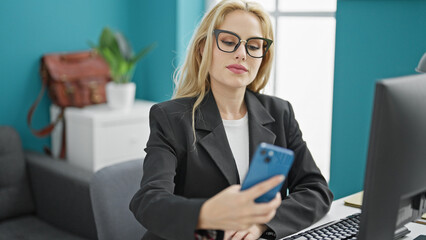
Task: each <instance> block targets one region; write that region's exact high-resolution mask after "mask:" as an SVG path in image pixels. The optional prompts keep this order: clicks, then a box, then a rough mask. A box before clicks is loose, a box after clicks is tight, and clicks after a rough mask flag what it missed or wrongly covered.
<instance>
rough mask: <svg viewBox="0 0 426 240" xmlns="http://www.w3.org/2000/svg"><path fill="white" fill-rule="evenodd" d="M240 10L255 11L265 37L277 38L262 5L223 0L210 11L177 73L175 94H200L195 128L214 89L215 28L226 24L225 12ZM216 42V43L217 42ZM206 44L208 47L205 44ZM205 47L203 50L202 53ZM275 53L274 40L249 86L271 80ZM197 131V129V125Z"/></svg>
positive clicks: (255, 87) (254, 87)
mask: <svg viewBox="0 0 426 240" xmlns="http://www.w3.org/2000/svg"><path fill="white" fill-rule="evenodd" d="M236 10H242V11H245V12H248V13H252V14H254V15H256V16H257V17H258V18H259V21H260V24H261V28H262V32H263V35H264V36H263V37H265V38H268V39H271V40H273V39H274V34H273V30H272V24H271V21H270V18H269V15H268V13H267V12H266V11H265V10H264V9H263V7H262V6H261V5H259V4H258V3H255V2H249V1H245V0H223V1H220V2H219V3H218V4H217V5H216V6H214V7H213V8H212V9H211V10H210V11H209V12H207V13H206V14H205V15H204V17H203V19H202V20H201V23H200V24H199V26H198V28H197V29H196V31H195V33H194V35H193V36H192V40H191V44H190V46H189V48H188V52H187V55H186V58H185V61H184V63H183V65H182V66H180V67H179V68H177V69H176V71H175V73H174V76H173V78H174V82H175V90H174V94H173V98H174V99H176V98H184V97H196V98H197V99H196V101H195V103H194V106H193V109H192V126H193V128H194V115H195V111H196V109H197V107H198V106H199V105H200V103H201V102H202V101H203V99H204V97H205V95H206V93H207V92H208V91H209V90H210V78H209V68H210V65H211V61H212V55H213V49H212V46H213V43H214V35H213V30H214V29H216V28H218V27H219V26H220V25H222V23H223V21H224V19H225V16H226V15H227V14H228V13H231V12H233V11H236ZM214 44H215V43H214ZM204 46H206V47H204ZM201 51H203V52H202V54H201ZM273 57H274V44H272V45H271V47H270V48H269V50H268V52H267V53H266V55H265V56H264V57H263V59H262V63H261V65H260V68H259V71H258V73H257V76H256V77H255V79H254V81H253V82H252V83H250V85H248V86H247V88H248V89H250V90H251V91H253V92H259V91H260V90H262V89H263V88H264V87H265V85H266V84H267V83H268V80H269V75H270V72H271V68H272V61H273ZM194 134H195V129H194Z"/></svg>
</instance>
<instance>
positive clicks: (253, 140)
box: [244, 91, 276, 163]
mask: <svg viewBox="0 0 426 240" xmlns="http://www.w3.org/2000/svg"><path fill="white" fill-rule="evenodd" d="M244 100H245V102H246V105H247V109H248V113H249V137H250V139H249V142H250V146H249V148H250V150H249V152H250V160H249V161H250V163H251V158H252V156H253V154H254V152H255V151H256V148H257V146H258V145H259V144H260V143H261V142H266V143H270V144H273V143H274V142H275V138H276V135H275V134H274V133H273V132H272V131H271V130H270V129H268V128H267V127H266V126H265V125H267V124H269V123H273V122H275V119H274V118H273V117H272V116H271V114H269V112H268V111H267V110H266V108H265V107H264V106H263V105H262V104H261V103H260V101H259V99H258V98H257V97H256V95H255V94H254V93H253V92H251V91H246V94H245V97H244Z"/></svg>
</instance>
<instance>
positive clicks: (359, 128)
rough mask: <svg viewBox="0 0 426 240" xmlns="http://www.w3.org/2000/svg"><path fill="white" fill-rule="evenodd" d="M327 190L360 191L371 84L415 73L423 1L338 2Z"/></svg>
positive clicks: (423, 39) (425, 20)
mask: <svg viewBox="0 0 426 240" xmlns="http://www.w3.org/2000/svg"><path fill="white" fill-rule="evenodd" d="M336 20H337V26H336V58H335V76H334V78H335V80H334V99H333V127H332V144H331V171H330V172H331V176H330V187H331V189H332V191H333V192H334V194H335V196H336V198H340V197H343V196H345V195H348V194H351V193H354V192H357V191H360V190H362V189H363V182H364V171H365V163H366V157H367V149H368V138H369V129H370V121H371V120H370V118H371V114H372V103H373V95H374V84H375V82H376V81H377V80H379V79H383V78H389V77H396V76H402V75H409V74H416V73H415V71H414V68H415V67H416V66H417V64H418V62H419V60H420V58H421V56H422V55H423V53H424V52H426V1H415V0H401V1H395V0H393V1H374V0H372V1H355V0H339V1H338V4H337V13H336Z"/></svg>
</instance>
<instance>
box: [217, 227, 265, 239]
mask: <svg viewBox="0 0 426 240" xmlns="http://www.w3.org/2000/svg"><path fill="white" fill-rule="evenodd" d="M267 228H268V227H267V226H266V225H265V224H255V225H252V226H251V227H249V228H248V229H246V230H241V231H225V237H224V238H223V239H224V240H257V239H259V238H260V236H262V234H263V232H264V231H266V229H267Z"/></svg>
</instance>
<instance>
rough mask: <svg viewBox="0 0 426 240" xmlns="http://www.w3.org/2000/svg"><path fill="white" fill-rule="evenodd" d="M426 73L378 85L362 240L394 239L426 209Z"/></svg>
mask: <svg viewBox="0 0 426 240" xmlns="http://www.w3.org/2000/svg"><path fill="white" fill-rule="evenodd" d="M425 199H426V74H419V75H412V76H404V77H398V78H392V79H385V80H382V81H379V82H377V83H376V90H375V95H374V109H373V115H372V121H371V128H370V140H369V147H368V157H367V166H366V173H365V180H364V198H363V205H362V213H361V220H360V228H359V235H358V239H362V240H365V239H376V240H380V239H393V235H394V232H395V230H396V229H398V228H400V227H402V226H403V225H404V224H406V223H407V222H410V221H412V220H414V219H417V218H420V217H421V214H422V213H424V212H425V210H426V203H425Z"/></svg>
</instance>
